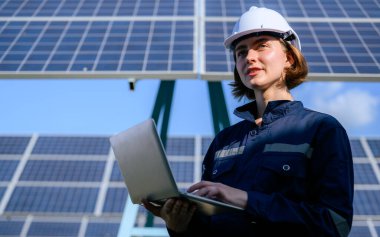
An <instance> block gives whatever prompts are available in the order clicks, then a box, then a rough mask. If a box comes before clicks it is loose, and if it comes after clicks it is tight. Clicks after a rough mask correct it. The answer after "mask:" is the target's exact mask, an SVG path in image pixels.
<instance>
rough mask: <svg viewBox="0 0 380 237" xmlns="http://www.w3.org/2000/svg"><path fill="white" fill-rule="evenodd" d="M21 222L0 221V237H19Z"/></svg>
mask: <svg viewBox="0 0 380 237" xmlns="http://www.w3.org/2000/svg"><path fill="white" fill-rule="evenodd" d="M23 225H24V223H23V222H21V221H12V220H1V221H0V235H1V236H20V234H21V231H22V226H23Z"/></svg>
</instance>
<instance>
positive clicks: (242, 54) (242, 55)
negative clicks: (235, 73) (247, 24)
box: [236, 49, 247, 58]
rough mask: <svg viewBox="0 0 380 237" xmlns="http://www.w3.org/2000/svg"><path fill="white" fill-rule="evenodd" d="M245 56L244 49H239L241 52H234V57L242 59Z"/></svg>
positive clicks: (245, 51)
mask: <svg viewBox="0 0 380 237" xmlns="http://www.w3.org/2000/svg"><path fill="white" fill-rule="evenodd" d="M246 55H247V50H245V49H241V50H238V51H236V57H238V58H239V57H244V56H246Z"/></svg>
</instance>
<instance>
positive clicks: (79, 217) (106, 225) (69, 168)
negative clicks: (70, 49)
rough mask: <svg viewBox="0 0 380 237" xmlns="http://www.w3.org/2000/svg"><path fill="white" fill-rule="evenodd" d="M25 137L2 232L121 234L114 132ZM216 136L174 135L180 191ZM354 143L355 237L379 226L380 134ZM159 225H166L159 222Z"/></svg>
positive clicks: (2, 200) (5, 156)
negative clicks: (111, 142) (110, 134)
mask: <svg viewBox="0 0 380 237" xmlns="http://www.w3.org/2000/svg"><path fill="white" fill-rule="evenodd" d="M3 138H4V137H0V141H1V140H2V139H3ZM23 139H24V137H17V136H14V137H9V136H8V137H6V139H5V140H7V144H8V145H9V146H10V147H18V148H17V149H3V151H4V152H3V153H2V154H1V159H0V177H1V179H0V235H14V236H18V235H19V234H20V232H21V229H22V228H26V229H25V230H24V231H28V236H55V235H59V236H77V235H79V234H78V233H79V231H78V227H80V226H82V227H80V228H82V229H83V230H82V233H85V236H103V235H107V234H108V236H116V235H117V230H118V227H119V225H120V221H121V218H122V214H123V210H124V207H125V204H126V201H127V197H128V191H127V189H126V187H125V184H124V181H123V179H122V177H121V173H120V171H119V167H118V164H117V162H116V160H115V159H114V156H113V153H112V151H111V150H110V149H109V142H108V136H104V137H78V136H38V135H35V137H34V139H30V138H29V137H28V138H27V141H28V142H27V143H26V144H24V142H21V143H20V141H22V140H23ZM211 141H212V137H202V138H201V139H199V138H197V137H169V138H168V140H167V149H166V150H168V151H170V152H168V153H169V155H168V158H169V163H170V167H171V169H172V171H173V174H174V178H175V180H176V181H177V183H178V184H179V188H180V189H181V190H185V189H186V188H187V187H188V186H189V185H191V184H192V183H193V182H194V181H196V180H199V179H200V177H199V176H200V173H197V172H196V170H200V168H201V166H202V164H201V160H199V159H198V158H197V157H203V156H204V155H205V153H206V150H207V148H208V146H209V144H210V143H211ZM350 143H351V146H352V150H353V154H354V173H355V175H354V177H355V197H354V224H353V230H352V233H351V234H350V237H354V236H357V237H359V236H360V237H362V236H366V233H367V232H368V231H369V228H370V225H371V226H374V227H379V228H380V175H379V174H380V167H379V165H380V160H379V159H378V158H377V159H376V158H374V157H373V156H372V155H371V153H372V154H377V153H376V152H377V149H378V144H380V139H374V138H371V139H365V138H361V139H357V138H352V139H350ZM20 144H23V145H22V146H20ZM28 146H29V149H26V147H28ZM81 146H82V148H81V149H79V148H78V147H81ZM99 147H101V148H99ZM21 148H22V149H21ZM199 148H201V149H199ZM65 149H67V151H65ZM91 149H95V150H96V149H98V150H96V152H90V150H91ZM368 149H369V150H368ZM15 150H16V151H17V154H18V155H17V156H15V155H14V153H15ZM31 151H33V152H31ZM36 151H39V152H36ZM105 151H107V154H105ZM7 152H8V153H7ZM35 152H36V153H38V154H34V153H35ZM40 153H41V154H40ZM99 155H101V158H99ZM21 157H23V158H22V159H21ZM102 157H104V158H102ZM17 169H19V170H20V171H19V172H16V170H17ZM85 216H86V218H89V219H88V221H87V219H86V218H84V217H85ZM7 218H8V219H7ZM9 218H11V219H9ZM17 218H18V219H17ZM145 218H146V211H145V210H144V209H142V208H139V211H138V218H137V219H136V223H135V225H136V226H144V224H145ZM368 218H371V219H368ZM29 224H30V225H29ZM154 225H155V226H156V227H163V226H164V225H163V223H162V221H160V220H155V223H154ZM25 226H27V227H25ZM55 227H57V228H55ZM66 227H67V228H66ZM371 228H372V227H371ZM53 229H55V232H54V233H53ZM369 236H371V235H369Z"/></svg>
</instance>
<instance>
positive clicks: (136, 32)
mask: <svg viewBox="0 0 380 237" xmlns="http://www.w3.org/2000/svg"><path fill="white" fill-rule="evenodd" d="M3 24H4V26H3V27H2V30H1V31H0V33H1V37H0V51H1V52H2V54H1V56H0V72H4V74H6V73H7V72H13V73H15V72H16V73H17V72H19V73H24V72H26V74H33V73H34V74H38V73H41V72H51V73H58V74H59V73H63V72H65V74H66V75H65V77H67V76H70V72H72V73H82V74H86V75H89V74H88V73H90V72H92V73H94V72H96V73H97V74H98V73H100V72H107V73H109V74H112V73H114V74H117V73H121V72H135V73H137V74H139V73H140V74H142V75H144V74H145V75H146V74H147V72H161V73H166V74H167V72H170V71H174V72H181V71H187V72H190V73H192V72H193V70H194V66H193V65H194V63H193V60H194V57H193V22H191V21H176V22H175V21H161V20H157V21H147V20H145V21H36V22H27V21H24V22H22V21H19V22H12V21H8V22H6V23H5V22H3ZM174 51H175V52H176V53H175V54H174ZM67 72H69V75H67ZM15 75H16V74H15ZM41 76H44V75H43V74H42V75H41Z"/></svg>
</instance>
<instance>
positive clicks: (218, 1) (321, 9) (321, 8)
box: [206, 0, 380, 18]
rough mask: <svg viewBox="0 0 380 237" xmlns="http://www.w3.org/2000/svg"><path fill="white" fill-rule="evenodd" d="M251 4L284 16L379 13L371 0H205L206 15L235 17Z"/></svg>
mask: <svg viewBox="0 0 380 237" xmlns="http://www.w3.org/2000/svg"><path fill="white" fill-rule="evenodd" d="M252 5H255V6H258V7H267V8H270V9H273V10H276V11H278V12H280V13H281V14H283V15H284V16H285V17H332V18H338V17H343V18H346V17H354V18H368V17H379V15H380V13H379V11H378V9H379V4H378V3H376V2H374V1H372V0H366V1H360V2H359V1H345V2H344V4H343V3H342V2H341V1H339V0H334V1H331V0H320V1H314V0H307V1H297V0H288V1H286V2H284V1H279V0H276V1H260V2H255V3H252V1H249V0H244V1H234V0H213V1H206V16H209V17H210V16H222V17H237V16H240V15H241V13H242V12H244V11H245V10H248V8H249V7H250V6H252Z"/></svg>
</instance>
